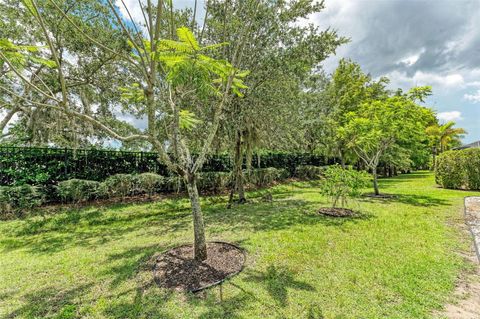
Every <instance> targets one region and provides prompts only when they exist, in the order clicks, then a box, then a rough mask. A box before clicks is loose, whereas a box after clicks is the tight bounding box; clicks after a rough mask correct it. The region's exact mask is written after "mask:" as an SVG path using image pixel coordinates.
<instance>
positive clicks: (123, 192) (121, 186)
mask: <svg viewBox="0 0 480 319" xmlns="http://www.w3.org/2000/svg"><path fill="white" fill-rule="evenodd" d="M136 180H137V178H136V176H135V175H131V174H115V175H112V176H110V177H108V178H107V179H106V180H105V181H104V182H103V183H102V184H103V187H104V188H105V190H106V192H107V194H108V196H109V197H112V198H113V197H121V198H124V197H126V196H128V195H133V194H135V192H136V185H137V181H136Z"/></svg>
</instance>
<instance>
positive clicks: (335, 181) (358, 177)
mask: <svg viewBox="0 0 480 319" xmlns="http://www.w3.org/2000/svg"><path fill="white" fill-rule="evenodd" d="M323 174H324V176H325V178H324V179H323V180H322V183H321V185H320V193H321V194H322V195H324V196H326V197H328V198H330V199H331V201H332V206H333V207H336V206H337V203H338V201H339V200H340V205H341V206H342V207H345V205H346V204H347V200H348V198H354V197H359V196H360V194H361V192H360V191H361V190H362V189H363V188H365V187H367V185H368V183H369V180H370V177H369V175H368V174H367V173H366V172H362V171H356V170H353V169H344V168H342V167H340V166H338V165H332V166H329V167H328V168H327V169H326V170H325V171H324V173H323Z"/></svg>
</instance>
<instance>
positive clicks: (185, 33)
mask: <svg viewBox="0 0 480 319" xmlns="http://www.w3.org/2000/svg"><path fill="white" fill-rule="evenodd" d="M177 36H178V38H179V39H180V41H182V42H184V43H188V44H189V45H190V46H191V47H192V48H193V49H194V50H195V51H198V50H199V49H200V46H199V45H198V42H197V39H195V36H194V35H193V33H192V31H190V29H189V28H187V27H181V28H178V29H177Z"/></svg>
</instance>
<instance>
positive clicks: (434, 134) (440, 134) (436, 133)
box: [426, 121, 467, 168]
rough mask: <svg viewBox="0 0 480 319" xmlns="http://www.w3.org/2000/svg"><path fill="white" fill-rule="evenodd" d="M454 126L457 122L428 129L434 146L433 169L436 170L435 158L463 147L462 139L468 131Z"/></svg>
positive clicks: (432, 126) (431, 143)
mask: <svg viewBox="0 0 480 319" xmlns="http://www.w3.org/2000/svg"><path fill="white" fill-rule="evenodd" d="M454 126H455V122H453V121H449V122H447V123H445V124H443V125H440V124H438V123H435V124H433V125H430V126H429V127H427V130H426V132H427V135H428V136H429V137H430V145H431V146H432V157H433V164H432V168H435V158H436V156H437V155H438V154H440V153H442V152H444V151H447V150H449V149H451V148H453V147H456V146H460V145H461V140H460V139H461V138H462V137H463V135H464V134H466V133H467V131H465V130H464V129H463V128H460V127H458V128H455V127H454Z"/></svg>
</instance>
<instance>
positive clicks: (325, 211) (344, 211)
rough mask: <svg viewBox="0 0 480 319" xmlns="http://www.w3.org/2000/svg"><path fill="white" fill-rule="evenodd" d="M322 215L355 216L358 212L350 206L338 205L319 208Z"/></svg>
mask: <svg viewBox="0 0 480 319" xmlns="http://www.w3.org/2000/svg"><path fill="white" fill-rule="evenodd" d="M318 213H319V214H320V215H325V216H331V217H353V216H356V215H357V214H356V213H355V212H354V211H353V210H351V209H348V208H337V207H322V208H320V209H319V210H318Z"/></svg>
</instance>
